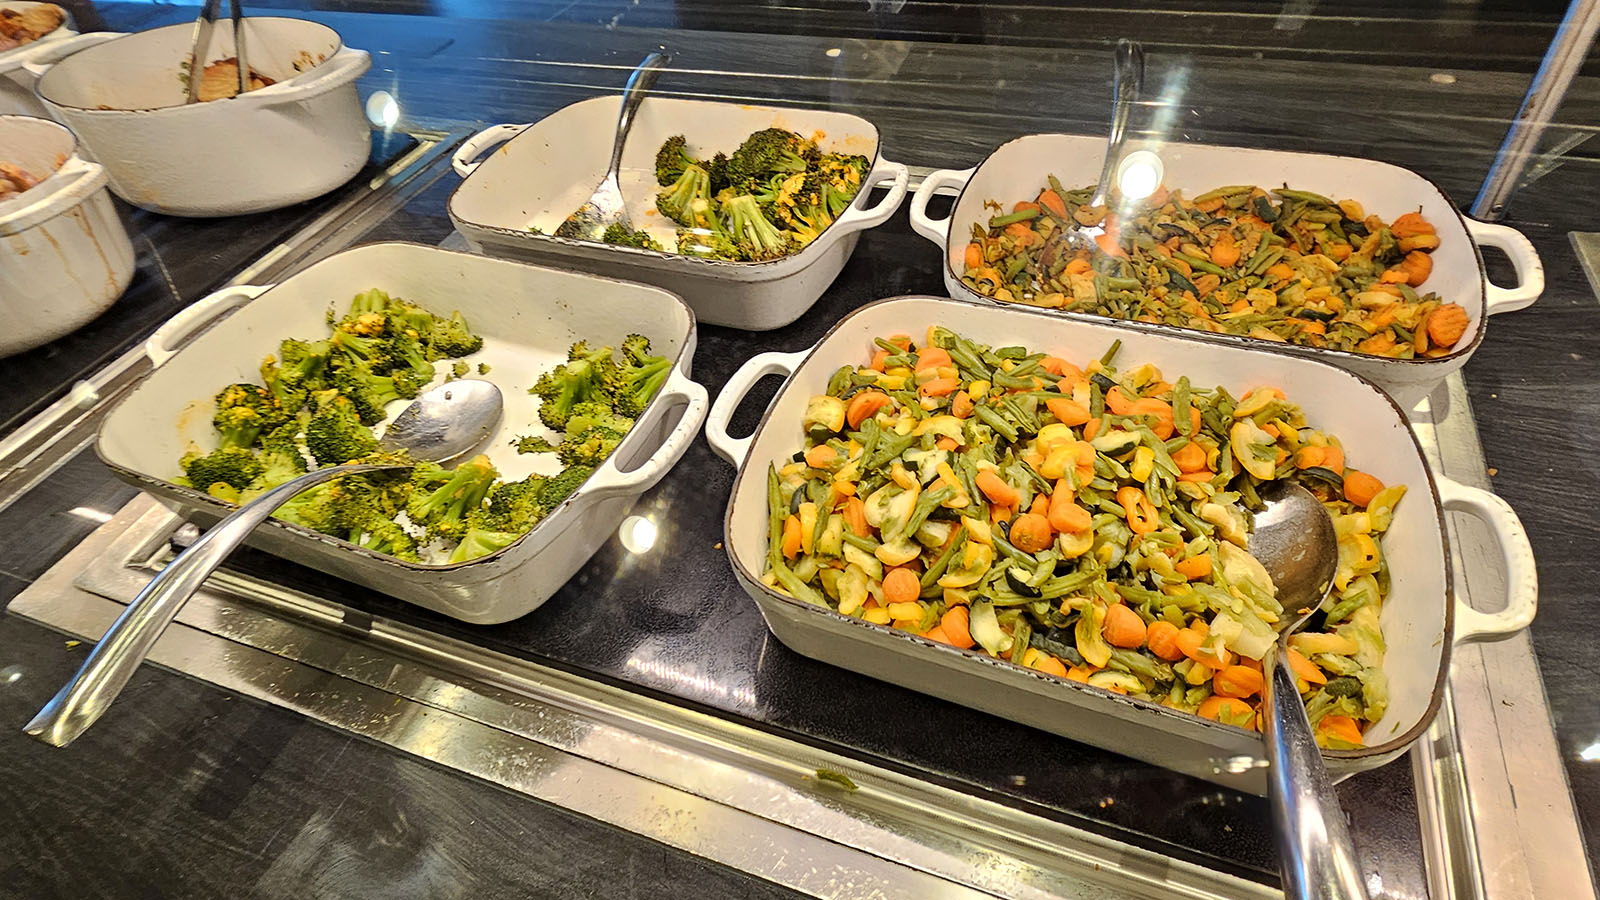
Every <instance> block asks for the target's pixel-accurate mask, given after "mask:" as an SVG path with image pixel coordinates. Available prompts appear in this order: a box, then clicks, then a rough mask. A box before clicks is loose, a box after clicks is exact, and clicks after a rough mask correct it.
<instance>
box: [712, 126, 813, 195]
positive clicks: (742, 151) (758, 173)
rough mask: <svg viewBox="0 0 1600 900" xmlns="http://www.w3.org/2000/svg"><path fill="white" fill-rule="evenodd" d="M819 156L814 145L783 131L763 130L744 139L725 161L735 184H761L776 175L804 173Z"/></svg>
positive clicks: (780, 129)
mask: <svg viewBox="0 0 1600 900" xmlns="http://www.w3.org/2000/svg"><path fill="white" fill-rule="evenodd" d="M817 156H818V150H817V145H816V144H813V143H812V142H811V141H808V140H806V139H805V138H803V137H801V136H800V135H798V134H795V133H794V132H792V131H789V130H788V129H786V128H763V129H761V130H760V131H758V132H756V133H755V134H752V135H750V136H749V137H747V138H745V139H744V143H742V144H740V145H739V149H737V150H735V151H733V156H731V157H729V159H728V174H729V176H730V178H731V180H732V181H733V182H734V183H735V184H737V183H739V182H741V181H744V182H762V181H766V180H767V179H768V178H770V177H771V176H772V175H773V173H775V172H804V171H805V170H806V168H807V167H808V166H809V165H810V163H811V162H813V161H815V160H816V158H817Z"/></svg>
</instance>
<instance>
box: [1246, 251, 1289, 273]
mask: <svg viewBox="0 0 1600 900" xmlns="http://www.w3.org/2000/svg"><path fill="white" fill-rule="evenodd" d="M1282 258H1283V248H1281V247H1274V248H1272V250H1271V251H1269V252H1268V253H1267V255H1266V256H1265V257H1264V258H1263V259H1262V260H1261V261H1260V262H1257V263H1255V264H1253V265H1251V267H1250V268H1249V269H1247V270H1246V272H1247V273H1248V274H1251V275H1254V274H1256V273H1257V272H1265V271H1266V270H1267V269H1269V268H1271V267H1272V265H1273V264H1274V263H1276V262H1277V261H1278V260H1280V259H1282Z"/></svg>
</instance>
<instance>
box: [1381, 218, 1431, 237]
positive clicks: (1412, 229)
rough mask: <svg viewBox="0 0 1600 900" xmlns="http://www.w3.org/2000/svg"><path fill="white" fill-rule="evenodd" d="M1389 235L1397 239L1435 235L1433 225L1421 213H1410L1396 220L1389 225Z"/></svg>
mask: <svg viewBox="0 0 1600 900" xmlns="http://www.w3.org/2000/svg"><path fill="white" fill-rule="evenodd" d="M1389 233H1390V234H1392V235H1394V236H1395V237H1396V238H1408V237H1416V236H1417V235H1419V234H1435V233H1436V232H1435V230H1434V227H1433V224H1432V223H1430V222H1429V221H1428V220H1427V219H1424V218H1423V217H1422V213H1420V212H1408V213H1406V214H1404V215H1402V216H1400V217H1399V218H1397V219H1395V220H1394V222H1392V223H1391V224H1390V225H1389Z"/></svg>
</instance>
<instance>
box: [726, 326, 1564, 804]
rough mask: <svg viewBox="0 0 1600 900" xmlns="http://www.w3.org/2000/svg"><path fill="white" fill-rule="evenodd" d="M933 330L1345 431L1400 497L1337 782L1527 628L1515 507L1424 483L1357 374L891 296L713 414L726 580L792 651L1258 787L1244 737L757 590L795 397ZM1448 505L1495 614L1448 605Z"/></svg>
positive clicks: (1533, 592) (1283, 357)
mask: <svg viewBox="0 0 1600 900" xmlns="http://www.w3.org/2000/svg"><path fill="white" fill-rule="evenodd" d="M932 323H938V324H941V325H944V326H945V327H947V328H949V329H951V330H953V331H955V332H956V333H958V334H961V335H963V336H966V337H970V338H972V339H974V340H977V341H979V342H982V343H986V344H990V345H993V346H1006V345H1014V344H1020V345H1023V346H1026V347H1029V348H1030V349H1034V350H1041V351H1047V352H1051V353H1055V354H1057V355H1060V356H1062V357H1064V358H1066V359H1069V360H1072V361H1076V362H1079V363H1085V362H1087V361H1088V360H1091V359H1096V358H1098V357H1099V356H1100V355H1101V354H1102V353H1104V352H1105V350H1106V348H1107V347H1108V346H1110V345H1111V343H1112V342H1113V341H1116V340H1120V341H1122V349H1121V350H1120V351H1119V353H1118V355H1117V360H1118V363H1119V364H1120V365H1122V366H1133V365H1136V364H1139V363H1143V362H1151V363H1154V364H1156V366H1157V367H1159V368H1160V369H1161V370H1162V372H1164V373H1166V375H1167V377H1169V378H1176V377H1177V376H1179V375H1187V376H1189V377H1190V379H1191V380H1192V381H1194V382H1195V383H1196V384H1202V385H1222V386H1224V387H1227V388H1228V389H1229V390H1231V391H1233V392H1234V394H1235V395H1236V396H1242V395H1243V393H1244V392H1245V391H1246V390H1248V389H1249V388H1252V387H1255V386H1258V385H1263V384H1270V385H1275V386H1278V387H1281V388H1282V389H1283V390H1284V391H1285V392H1286V393H1287V394H1288V396H1289V398H1290V399H1291V400H1293V401H1295V402H1297V403H1299V404H1300V406H1301V407H1302V408H1303V409H1304V410H1305V413H1306V417H1307V418H1308V419H1309V420H1310V421H1311V422H1312V423H1313V424H1315V425H1317V426H1318V427H1320V428H1325V429H1327V430H1328V431H1330V432H1332V433H1334V434H1338V435H1341V436H1343V438H1344V441H1345V453H1346V458H1347V460H1348V461H1349V463H1350V464H1351V465H1353V466H1358V467H1359V468H1361V469H1362V470H1363V471H1366V472H1371V473H1373V474H1374V475H1376V476H1378V477H1379V478H1381V479H1382V480H1383V481H1384V483H1385V484H1404V485H1406V486H1407V487H1408V491H1407V493H1406V496H1405V500H1404V501H1403V502H1402V503H1401V504H1400V505H1399V506H1398V507H1397V509H1396V512H1395V518H1394V523H1393V526H1392V527H1391V528H1390V529H1389V531H1388V532H1387V533H1386V534H1385V536H1384V539H1383V548H1384V555H1385V558H1386V559H1387V560H1388V563H1389V569H1390V575H1391V579H1392V581H1391V585H1392V587H1391V591H1390V593H1389V596H1388V599H1387V600H1386V602H1385V603H1384V606H1383V612H1382V614H1381V622H1382V625H1383V633H1384V639H1385V641H1386V642H1387V644H1388V652H1387V653H1386V654H1385V657H1384V669H1385V671H1386V672H1387V673H1388V676H1389V693H1390V702H1389V708H1388V712H1387V713H1386V714H1385V715H1384V717H1383V719H1382V720H1380V721H1378V722H1376V723H1374V724H1373V725H1372V726H1371V728H1370V730H1369V731H1368V732H1367V738H1368V741H1369V746H1367V747H1365V748H1362V749H1360V750H1328V751H1324V757H1325V758H1326V760H1327V763H1328V767H1329V770H1330V771H1331V772H1332V773H1333V774H1335V775H1336V776H1344V775H1349V774H1351V773H1354V772H1358V771H1362V770H1365V769H1370V768H1373V767H1375V766H1378V765H1382V764H1383V763H1385V762H1388V761H1389V760H1392V759H1394V758H1395V757H1397V756H1399V755H1400V754H1401V753H1403V752H1405V750H1406V748H1408V747H1409V746H1410V745H1411V743H1412V742H1413V741H1415V740H1416V739H1417V738H1418V737H1419V736H1421V734H1422V733H1423V731H1424V730H1426V728H1427V726H1428V723H1429V722H1431V721H1432V719H1433V716H1434V713H1435V712H1436V711H1437V710H1438V706H1439V702H1440V699H1441V695H1442V692H1443V690H1444V684H1445V677H1446V675H1447V674H1448V672H1449V657H1450V652H1449V651H1450V647H1451V646H1452V644H1456V643H1461V642H1463V641H1484V640H1497V639H1499V638H1503V637H1506V636H1509V635H1511V634H1514V633H1516V632H1518V631H1520V630H1522V629H1523V628H1526V627H1527V626H1528V624H1529V623H1530V622H1531V621H1532V620H1533V616H1534V612H1535V610H1536V609H1537V604H1538V583H1537V579H1536V576H1535V572H1534V564H1533V550H1532V548H1531V547H1530V546H1529V545H1528V539H1527V536H1526V534H1524V533H1523V530H1522V526H1521V524H1520V523H1519V522H1518V521H1517V517H1516V515H1515V513H1513V512H1512V511H1511V508H1510V507H1509V506H1507V505H1506V503H1505V501H1503V500H1501V499H1500V498H1498V497H1496V496H1495V495H1493V494H1491V493H1489V492H1487V491H1481V490H1477V489H1475V488H1469V487H1465V486H1462V485H1459V484H1456V483H1455V482H1452V481H1448V480H1446V479H1443V478H1440V479H1435V478H1433V477H1432V476H1431V475H1430V473H1429V471H1428V467H1427V464H1426V463H1425V462H1424V461H1423V457H1422V449H1421V447H1419V446H1418V444H1417V440H1416V437H1415V436H1414V435H1413V434H1412V433H1411V429H1410V428H1409V427H1408V425H1407V424H1406V419H1405V417H1404V415H1403V414H1402V413H1401V411H1400V410H1399V408H1397V407H1396V406H1395V404H1394V403H1393V401H1391V400H1390V399H1389V397H1387V396H1385V395H1384V393H1383V392H1382V391H1380V390H1379V389H1377V388H1376V387H1374V386H1373V385H1372V384H1371V383H1370V382H1367V381H1365V380H1364V379H1362V378H1360V377H1359V376H1356V375H1352V374H1350V373H1349V372H1346V371H1342V370H1340V369H1337V368H1334V367H1332V366H1329V365H1326V364H1324V363H1320V362H1316V361H1313V360H1309V359H1306V358H1304V357H1300V356H1295V355H1291V354H1288V353H1284V352H1282V351H1281V350H1278V349H1276V347H1274V348H1273V349H1268V350H1257V349H1247V348H1240V347H1229V346H1225V345H1221V344H1216V343H1213V342H1209V341H1205V340H1200V339H1198V338H1196V337H1191V336H1189V335H1188V334H1187V333H1184V332H1178V333H1176V334H1174V333H1160V332H1154V331H1148V330H1137V329H1129V328H1126V327H1124V326H1123V325H1121V324H1120V323H1119V324H1112V323H1108V322H1107V321H1106V320H1104V319H1099V320H1092V319H1091V320H1084V319H1068V318H1064V317H1062V316H1058V315H1054V314H1052V313H1050V312H1047V311H1042V310H1035V309H1031V308H1028V307H1022V306H1016V305H1005V306H1001V305H998V304H994V303H983V304H979V303H973V302H967V301H961V300H947V299H939V298H933V297H900V298H895V299H892V300H883V301H880V302H878V303H875V304H872V305H869V306H864V307H861V308H860V309H858V310H856V311H854V312H852V313H851V314H850V315H848V316H846V317H845V318H844V319H843V320H842V321H841V322H840V323H839V324H838V325H837V326H835V327H834V329H833V330H832V331H830V332H829V333H828V334H827V335H826V336H825V337H823V339H822V340H821V341H820V342H819V343H818V344H817V345H816V346H815V347H813V348H812V349H810V350H809V351H802V352H800V353H764V354H761V355H760V356H757V357H755V358H754V359H752V360H750V361H749V362H748V363H746V364H745V365H744V367H742V368H741V369H740V370H739V371H738V372H736V373H734V375H733V377H732V378H730V379H728V384H727V386H726V387H725V388H723V391H722V393H721V394H720V395H719V396H718V397H717V400H716V403H715V404H713V406H712V409H711V413H710V415H709V416H708V417H707V423H706V437H707V439H708V440H709V441H710V443H711V447H712V449H714V450H716V451H717V452H718V453H719V454H720V455H722V456H723V457H724V458H725V459H727V460H728V461H730V462H732V463H733V464H734V465H736V466H738V467H739V473H738V475H737V476H736V477H735V479H734V484H733V492H732V495H731V496H730V497H729V500H728V512H727V520H726V531H727V539H726V544H727V548H728V558H729V560H730V561H731V562H732V564H733V571H734V575H735V576H737V578H738V579H739V583H740V584H741V585H743V586H744V588H745V590H746V591H748V592H749V594H750V596H751V597H753V598H754V599H755V601H756V603H757V604H758V605H759V606H760V608H761V612H762V615H763V616H764V617H765V618H766V620H767V624H768V626H769V627H771V629H772V633H773V634H774V635H776V636H777V637H778V639H779V640H781V641H783V643H784V644H786V645H788V646H789V647H790V648H792V649H794V650H795V651H796V652H799V653H802V654H805V655H807V656H811V657H814V658H816V659H820V660H823V661H825V662H829V663H832V664H834V665H837V666H842V667H844V668H847V669H852V670H855V671H858V672H862V673H865V674H867V675H871V676H873V677H875V678H881V679H884V680H887V681H892V682H894V683H895V684H898V685H901V686H902V687H909V688H912V689H915V690H919V691H923V692H925V693H929V694H933V695H935V696H938V697H943V698H944V699H946V700H950V701H952V702H954V703H960V704H962V705H964V706H970V707H974V708H976V709H981V710H985V711H987V712H990V713H993V714H995V715H998V716H1002V717H1005V718H1007V719H1012V720H1014V721H1018V722H1023V723H1026V724H1028V725H1032V726H1034V727H1037V728H1042V729H1044V730H1046V731H1051V732H1054V733H1056V734H1060V735H1064V736H1066V737H1069V738H1072V739H1074V740H1078V741H1082V742H1084V743H1087V744H1093V745H1095V746H1097V747H1101V748H1104V749H1106V750H1111V751H1113V752H1116V753H1122V754H1125V755H1127V756H1132V757H1135V758H1138V759H1142V760H1145V761H1147V762H1151V763H1154V764H1156V765H1161V766H1166V767H1167V768H1171V769H1176V770H1178V771H1181V772H1186V773H1188V774H1190V775H1194V776H1196V777H1199V778H1204V779H1208V780H1211V781H1215V782H1218V783H1220V784H1226V785H1228V786H1231V787H1235V788H1238V789H1240V790H1247V791H1253V792H1255V793H1264V792H1265V791H1266V787H1267V782H1266V777H1265V773H1264V770H1262V769H1259V768H1249V769H1246V770H1244V771H1232V770H1231V769H1230V768H1229V767H1227V766H1219V762H1220V761H1224V760H1227V759H1229V758H1231V757H1240V756H1248V757H1256V758H1259V757H1260V755H1261V752H1262V750H1261V739H1260V735H1258V734H1256V733H1254V732H1250V731H1245V730H1243V729H1239V728H1234V727H1232V726H1229V725H1222V724H1219V723H1217V722H1213V721H1209V720H1206V719H1202V718H1200V717H1198V716H1192V715H1189V714H1187V713H1181V712H1178V711H1175V710H1172V709H1168V708H1166V707H1164V706H1161V705H1159V704H1156V703H1152V702H1149V701H1145V700H1138V699H1134V698H1130V697H1126V696H1120V695H1117V694H1113V693H1111V692H1110V691H1106V690H1102V689H1100V688H1096V687H1090V686H1088V685H1085V684H1079V683H1077V682H1073V681H1068V680H1066V679H1064V678H1056V677H1054V676H1051V675H1045V674H1043V673H1040V672H1037V671H1035V670H1032V669H1026V668H1023V667H1021V666H1016V665H1012V664H1011V663H1009V662H1003V661H1000V660H997V659H994V658H992V657H988V656H984V655H982V654H979V653H975V652H971V651H966V650H958V649H956V648H955V647H952V646H950V645H948V644H941V643H936V642H934V641H930V640H928V639H926V638H922V637H918V636H916V635H914V634H911V633H910V632H906V631H899V630H895V629H892V628H889V627H887V626H880V625H874V624H872V623H870V622H867V621H865V620H862V619H858V618H854V617H852V616H843V615H840V614H839V613H837V612H834V611H833V610H830V609H824V608H822V607H817V606H812V605H810V604H807V603H803V602H801V601H798V600H795V599H793V598H791V597H788V596H786V595H783V594H779V593H778V592H776V591H773V590H772V589H770V588H768V587H766V586H765V585H763V584H762V583H761V581H760V576H761V573H762V570H763V568H764V566H765V559H766V553H767V546H766V543H767V486H766V478H767V466H768V464H769V463H777V464H780V465H781V464H782V463H784V462H787V461H789V459H790V458H791V454H793V453H794V452H795V450H796V449H798V448H799V447H800V446H801V443H802V439H803V435H802V433H801V430H800V421H801V417H802V415H803V413H804V410H805V406H806V401H807V399H808V398H810V397H811V396H813V395H816V394H820V393H825V392H826V389H827V383H828V379H829V378H830V377H831V376H832V374H833V373H834V372H835V371H837V370H838V369H839V367H840V366H855V365H860V364H862V363H863V362H864V361H865V360H866V359H867V358H868V356H869V355H870V351H871V349H872V339H873V338H874V337H882V336H885V335H890V334H921V333H923V332H924V331H925V330H926V329H927V327H928V325H930V324H932ZM771 374H779V375H785V376H787V378H788V380H787V381H786V382H785V383H784V385H783V387H782V388H780V389H779V391H778V394H777V396H776V397H775V398H773V401H772V403H771V405H770V406H769V407H768V408H767V412H766V414H765V415H764V416H763V417H762V420H761V424H760V425H759V426H757V428H756V431H755V433H754V434H753V435H751V436H750V437H747V438H734V437H731V436H729V435H728V432H727V426H728V421H729V419H730V418H731V416H732V415H733V412H734V410H735V409H736V408H737V406H738V405H739V401H740V400H742V399H743V398H744V395H745V394H746V393H747V392H748V391H749V390H750V389H751V387H753V386H754V385H755V383H756V382H757V381H758V380H760V379H761V378H762V377H763V376H765V375H771ZM1445 510H1452V511H1460V512H1463V513H1466V514H1468V515H1472V516H1474V517H1476V518H1479V519H1481V520H1482V521H1483V522H1484V523H1485V524H1486V525H1487V526H1488V529H1489V531H1490V533H1491V534H1493V536H1494V540H1495V543H1496V545H1497V547H1498V549H1499V550H1500V551H1501V554H1502V556H1503V559H1504V562H1505V567H1506V581H1505V583H1506V585H1507V588H1508V591H1509V594H1508V597H1507V598H1506V601H1505V605H1504V607H1503V608H1502V609H1500V610H1498V611H1496V612H1492V613H1485V612H1480V611H1478V610H1476V609H1474V608H1472V607H1471V606H1468V605H1467V604H1466V603H1465V602H1464V601H1463V600H1461V599H1460V598H1458V597H1457V596H1456V591H1457V588H1456V587H1455V586H1453V585H1452V577H1451V565H1450V547H1449V541H1448V538H1447V535H1446V531H1445V524H1444V523H1445V516H1444V511H1445ZM1489 602H1491V603H1492V602H1493V601H1492V600H1491V601H1489Z"/></svg>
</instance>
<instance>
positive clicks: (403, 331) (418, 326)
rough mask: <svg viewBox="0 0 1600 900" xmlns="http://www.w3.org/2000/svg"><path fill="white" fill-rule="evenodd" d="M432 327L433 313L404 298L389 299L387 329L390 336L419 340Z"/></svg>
mask: <svg viewBox="0 0 1600 900" xmlns="http://www.w3.org/2000/svg"><path fill="white" fill-rule="evenodd" d="M432 329H433V313H431V312H428V311H427V310H425V309H423V308H422V307H420V306H418V305H416V304H415V303H409V302H407V301H405V300H391V301H390V303H389V331H388V334H389V336H390V337H409V338H411V339H412V340H421V339H424V338H425V337H426V336H427V334H428V332H429V331H431V330H432Z"/></svg>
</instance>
